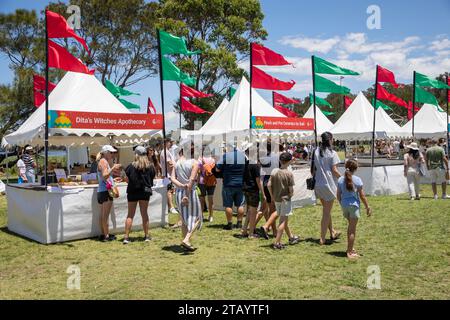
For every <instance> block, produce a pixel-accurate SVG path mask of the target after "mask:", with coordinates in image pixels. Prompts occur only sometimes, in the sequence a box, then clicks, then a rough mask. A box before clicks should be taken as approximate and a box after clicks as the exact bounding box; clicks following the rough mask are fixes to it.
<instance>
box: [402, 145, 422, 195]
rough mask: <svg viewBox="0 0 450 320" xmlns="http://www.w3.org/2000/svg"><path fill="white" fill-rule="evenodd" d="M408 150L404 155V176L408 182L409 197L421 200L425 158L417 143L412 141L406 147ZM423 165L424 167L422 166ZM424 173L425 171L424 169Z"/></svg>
mask: <svg viewBox="0 0 450 320" xmlns="http://www.w3.org/2000/svg"><path fill="white" fill-rule="evenodd" d="M405 148H406V149H407V150H408V152H407V153H405V155H404V157H403V160H404V161H403V165H404V168H405V170H404V176H405V177H406V181H407V183H408V191H409V197H410V199H411V200H414V198H415V199H416V200H420V184H419V183H420V176H421V169H424V167H423V166H424V164H425V160H424V158H423V155H422V153H421V152H420V151H419V147H418V146H417V143H415V142H412V143H411V144H409V145H407V146H406V147H405ZM421 167H422V168H421ZM422 173H423V171H422Z"/></svg>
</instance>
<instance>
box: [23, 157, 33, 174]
mask: <svg viewBox="0 0 450 320" xmlns="http://www.w3.org/2000/svg"><path fill="white" fill-rule="evenodd" d="M22 160H23V162H24V163H25V168H26V170H27V171H28V170H31V169H34V167H33V164H34V160H33V158H32V157H31V156H30V155H29V154H28V153H25V154H24V155H23V156H22Z"/></svg>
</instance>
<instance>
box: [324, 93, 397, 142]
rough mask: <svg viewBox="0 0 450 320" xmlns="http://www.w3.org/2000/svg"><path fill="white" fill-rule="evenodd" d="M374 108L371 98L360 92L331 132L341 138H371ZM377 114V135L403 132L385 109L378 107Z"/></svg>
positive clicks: (384, 135)
mask: <svg viewBox="0 0 450 320" xmlns="http://www.w3.org/2000/svg"><path fill="white" fill-rule="evenodd" d="M373 110H374V108H373V106H372V105H371V104H370V102H369V100H367V98H366V97H365V96H364V95H363V93H362V92H360V93H359V94H358V96H357V97H356V98H355V100H353V102H352V104H351V105H350V106H349V107H348V109H347V110H346V111H345V112H344V114H343V115H342V116H341V117H340V118H339V119H338V120H337V121H336V123H335V124H334V126H333V127H332V128H331V129H330V131H331V133H333V135H334V136H335V137H337V138H339V139H348V140H358V139H360V140H362V139H371V138H372V131H373V112H374V111H373ZM375 116H376V124H375V133H376V136H377V137H386V136H397V135H401V134H402V133H403V130H402V129H401V128H400V127H399V126H398V125H397V124H396V123H395V122H394V121H393V120H392V119H391V118H390V117H389V116H388V115H387V113H386V112H385V111H384V110H383V109H381V108H378V110H377V113H376V115H375Z"/></svg>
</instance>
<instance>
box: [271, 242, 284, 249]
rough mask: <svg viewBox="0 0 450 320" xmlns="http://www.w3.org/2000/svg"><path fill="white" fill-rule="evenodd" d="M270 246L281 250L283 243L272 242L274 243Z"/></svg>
mask: <svg viewBox="0 0 450 320" xmlns="http://www.w3.org/2000/svg"><path fill="white" fill-rule="evenodd" d="M272 248H273V249H276V250H282V249H284V248H285V246H284V244H282V243H274V244H273V245H272Z"/></svg>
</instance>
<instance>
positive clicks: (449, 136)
mask: <svg viewBox="0 0 450 320" xmlns="http://www.w3.org/2000/svg"><path fill="white" fill-rule="evenodd" d="M447 85H448V86H450V78H449V77H448V74H447ZM449 100H450V92H449V87H447V121H445V123H446V124H447V146H446V147H447V157H450V153H449V152H450V150H449V146H448V144H449V142H450V127H449V124H448V119H449V113H448V104H449Z"/></svg>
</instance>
